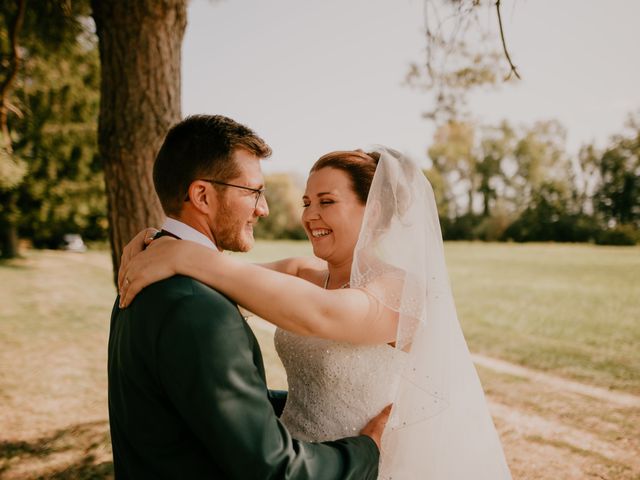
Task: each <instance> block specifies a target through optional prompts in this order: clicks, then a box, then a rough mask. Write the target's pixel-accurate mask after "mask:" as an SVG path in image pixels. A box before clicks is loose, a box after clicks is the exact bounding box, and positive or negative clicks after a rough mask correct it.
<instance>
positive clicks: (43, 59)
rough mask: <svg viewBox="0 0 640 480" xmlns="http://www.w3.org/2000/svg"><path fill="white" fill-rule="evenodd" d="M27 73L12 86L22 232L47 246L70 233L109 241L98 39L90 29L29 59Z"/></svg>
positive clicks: (37, 243)
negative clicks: (23, 163) (17, 112)
mask: <svg viewBox="0 0 640 480" xmlns="http://www.w3.org/2000/svg"><path fill="white" fill-rule="evenodd" d="M87 15H88V10H85V11H84V12H83V17H82V18H83V19H84V21H86V19H87V18H88V17H87ZM23 70H24V74H23V78H24V81H22V82H20V83H19V84H18V85H17V87H16V91H15V98H16V100H17V101H18V105H19V107H20V109H21V111H22V112H23V115H22V117H21V118H16V119H15V121H14V124H13V129H14V131H15V132H17V133H18V134H19V138H20V141H18V142H16V144H15V151H16V152H17V153H19V154H21V156H22V157H24V158H28V162H29V175H28V176H27V177H26V178H25V179H24V181H23V182H22V184H21V185H20V187H19V188H18V189H17V193H18V208H19V210H20V212H21V215H20V221H19V231H20V235H21V237H24V238H29V239H31V240H32V241H33V243H34V245H36V246H47V247H56V246H58V245H59V244H60V241H61V238H62V236H63V234H65V233H81V234H82V235H83V237H85V238H89V239H103V238H106V234H107V228H106V226H107V225H106V201H105V193H104V176H103V173H102V165H101V163H100V162H99V159H98V155H97V139H96V137H97V135H96V133H97V132H96V131H97V116H98V105H99V80H100V69H99V61H98V48H97V38H96V37H95V35H94V34H92V33H91V32H90V31H89V30H88V28H87V29H85V30H83V31H81V33H79V34H78V36H77V37H71V38H70V39H68V41H65V42H64V43H63V44H62V45H61V47H60V48H59V49H57V50H53V51H51V50H48V49H45V50H43V51H41V52H38V54H37V55H32V56H30V57H29V58H28V59H26V60H25V64H24V69H23Z"/></svg>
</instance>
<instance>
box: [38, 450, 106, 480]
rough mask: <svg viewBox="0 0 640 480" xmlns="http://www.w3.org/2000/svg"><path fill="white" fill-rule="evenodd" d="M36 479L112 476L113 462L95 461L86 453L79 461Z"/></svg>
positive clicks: (104, 477) (86, 479)
mask: <svg viewBox="0 0 640 480" xmlns="http://www.w3.org/2000/svg"><path fill="white" fill-rule="evenodd" d="M36 478H37V479H38V480H45V479H46V480H79V479H81V480H98V479H99V480H103V479H107V478H109V479H110V478H113V463H112V462H102V463H97V464H96V463H95V457H94V456H93V455H87V456H86V457H84V458H83V459H82V460H80V461H79V462H76V463H74V464H73V465H69V466H67V467H65V468H64V469H62V470H59V471H55V472H48V473H47V474H46V475H44V476H40V477H36Z"/></svg>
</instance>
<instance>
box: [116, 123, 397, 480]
mask: <svg viewBox="0 0 640 480" xmlns="http://www.w3.org/2000/svg"><path fill="white" fill-rule="evenodd" d="M270 154H271V149H270V148H269V146H268V145H266V144H265V143H264V141H263V140H262V139H260V138H259V137H258V136H257V135H255V133H253V132H252V131H251V130H250V129H248V128H247V127H245V126H243V125H240V124H238V123H236V122H235V121H233V120H231V119H229V118H226V117H223V116H205V115H199V116H193V117H189V118H187V119H186V120H184V121H182V122H180V123H178V124H177V125H175V126H174V127H173V128H172V129H171V130H170V131H169V133H168V134H167V137H166V138H165V141H164V144H163V145H162V148H161V149H160V152H159V153H158V156H157V158H156V161H155V165H154V169H153V180H154V184H155V188H156V192H157V194H158V197H159V198H160V201H161V203H162V207H163V209H164V211H165V213H166V215H167V217H168V218H167V221H166V222H165V224H164V226H163V232H162V233H163V234H165V235H170V236H173V237H177V238H180V239H184V240H191V241H194V242H198V243H200V244H202V245H206V246H208V247H210V248H217V249H218V250H232V251H241V252H245V251H248V250H249V249H250V248H251V247H252V246H253V226H254V225H255V223H256V222H257V220H258V218H259V217H264V216H266V215H268V213H269V210H268V207H267V202H266V200H265V198H264V195H263V191H264V188H263V182H264V179H263V176H262V172H261V169H260V160H261V159H262V158H265V157H268V156H269V155H270ZM220 274H221V275H224V272H220ZM125 281H126V280H125ZM108 371H109V420H110V425H111V441H112V446H113V458H114V468H115V475H116V478H117V479H128V478H134V479H139V478H185V479H200V478H202V479H205V478H206V479H236V478H237V479H267V478H269V479H375V478H376V477H377V473H378V459H379V445H380V435H381V433H382V429H383V428H384V423H385V421H386V415H385V414H381V415H379V416H378V417H376V418H375V419H373V420H372V421H371V422H370V423H369V424H368V425H367V426H366V427H365V429H364V430H363V432H362V434H361V435H360V436H357V437H351V438H344V439H341V440H337V441H334V442H326V443H307V442H302V441H299V440H295V439H293V438H291V435H290V434H289V432H287V430H286V428H285V427H284V426H283V425H282V424H281V423H280V421H279V420H278V418H277V413H279V412H280V411H281V409H282V406H283V403H284V400H285V399H286V398H285V397H282V396H281V397H280V398H278V396H277V395H274V394H273V392H270V391H269V390H267V386H266V384H265V375H264V366H263V361H262V355H261V353H260V348H259V346H258V343H257V341H256V338H255V337H254V335H253V333H252V332H251V329H250V328H249V327H248V325H247V323H246V322H245V321H244V319H243V318H242V316H241V315H240V313H239V311H238V308H237V306H236V305H235V304H234V303H232V302H231V301H230V300H229V299H227V298H226V297H224V296H223V295H222V294H220V293H218V292H217V291H215V290H213V289H211V288H209V287H207V286H205V285H203V284H201V283H199V282H198V281H196V280H194V279H191V278H187V277H182V276H175V277H172V278H169V279H167V280H164V281H161V282H158V283H156V284H153V285H151V286H149V287H147V288H146V289H144V290H143V291H142V292H141V293H140V294H139V295H138V296H137V297H136V299H135V300H134V301H133V303H132V304H131V305H130V306H129V307H128V308H126V309H119V308H118V303H117V302H116V305H115V306H114V309H113V313H112V315H111V331H110V336H109V365H108Z"/></svg>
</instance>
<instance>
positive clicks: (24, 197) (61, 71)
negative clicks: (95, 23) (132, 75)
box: [0, 0, 100, 256]
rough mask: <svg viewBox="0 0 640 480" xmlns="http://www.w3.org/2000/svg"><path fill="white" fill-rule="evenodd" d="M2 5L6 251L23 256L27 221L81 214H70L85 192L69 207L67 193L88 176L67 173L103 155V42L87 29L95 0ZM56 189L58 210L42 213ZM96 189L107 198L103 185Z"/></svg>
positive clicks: (0, 210) (2, 224) (1, 208)
mask: <svg viewBox="0 0 640 480" xmlns="http://www.w3.org/2000/svg"><path fill="white" fill-rule="evenodd" d="M0 3H1V5H2V9H0V48H1V50H2V59H1V62H0V64H1V68H2V78H3V79H4V80H3V83H2V85H3V87H2V92H3V93H2V108H3V110H2V112H3V113H2V115H1V118H2V124H3V128H2V130H3V134H2V140H3V142H4V143H3V148H0V153H1V155H0V173H1V174H2V175H0V197H1V200H2V202H1V203H0V230H1V234H0V239H1V240H0V249H2V253H3V255H4V256H12V255H15V254H16V253H17V249H16V245H17V236H16V232H17V229H18V227H19V226H20V225H25V224H26V223H27V222H36V224H34V225H33V226H32V228H31V230H32V231H35V229H38V228H39V227H43V226H47V227H51V225H49V224H48V221H53V220H60V221H61V222H63V223H64V221H68V220H69V218H71V217H74V216H75V217H76V218H77V217H78V215H71V214H69V215H65V214H64V211H65V210H73V209H74V208H76V207H77V208H79V209H82V207H81V205H82V204H83V203H84V201H82V202H81V201H79V197H78V196H71V198H72V199H74V200H75V201H76V202H77V205H74V206H70V205H66V206H64V205H63V204H64V203H68V201H67V200H66V199H63V197H65V195H66V191H67V190H68V191H72V190H73V189H77V188H78V186H79V183H78V182H82V181H84V180H86V179H85V178H80V177H78V176H75V177H74V176H73V175H68V172H66V170H68V169H69V168H70V167H71V166H73V168H75V169H76V170H82V168H83V167H82V166H81V165H80V163H82V162H80V163H79V159H80V160H81V159H82V158H85V159H86V158H92V157H93V155H94V152H95V133H94V128H95V113H96V106H97V94H96V81H95V77H96V75H97V63H96V51H95V43H96V42H95V39H94V38H93V37H92V36H91V35H90V34H89V33H88V32H87V30H88V28H89V26H88V22H87V19H88V15H89V6H88V2H87V1H75V2H68V1H64V0H43V1H38V2H28V3H27V2H24V1H17V2H16V1H9V0H3V1H1V2H0ZM19 27H21V28H19ZM92 55H93V56H92ZM16 56H17V58H16ZM92 78H93V83H92V80H91V79H92ZM80 97H83V99H80ZM74 147H75V150H74ZM72 151H73V152H75V153H73V154H72V153H71V152H72ZM63 163H64V164H65V165H64V166H62V164H63ZM85 163H86V162H85ZM94 170H96V171H97V170H98V167H96V168H95V169H94ZM27 173H28V174H27ZM99 178H100V177H99V174H98V179H99ZM63 179H64V181H63ZM65 182H66V183H65ZM74 182H75V183H74ZM56 189H57V191H58V194H57V196H58V197H59V198H58V202H57V203H58V207H56V208H57V210H58V215H57V216H56V217H55V218H54V217H52V216H50V215H42V213H43V211H42V210H41V209H40V207H42V205H43V204H46V203H47V201H46V200H45V198H46V197H47V196H48V195H49V193H50V191H51V190H56ZM96 192H97V193H96V195H97V196H100V189H99V188H98V189H97V190H96ZM92 194H93V193H92ZM54 203H55V202H54ZM49 205H52V203H51V202H49ZM30 208H34V209H36V210H38V211H39V214H38V213H37V212H29V214H30V217H29V218H27V217H24V215H21V214H20V212H21V211H22V212H25V211H26V210H28V209H30ZM63 219H64V221H63ZM67 226H68V227H70V225H69V224H68V222H67ZM43 233H45V232H44V231H43Z"/></svg>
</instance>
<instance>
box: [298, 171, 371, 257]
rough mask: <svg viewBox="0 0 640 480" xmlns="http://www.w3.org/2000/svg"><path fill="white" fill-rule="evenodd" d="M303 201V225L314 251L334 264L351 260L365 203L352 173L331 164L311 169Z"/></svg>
mask: <svg viewBox="0 0 640 480" xmlns="http://www.w3.org/2000/svg"><path fill="white" fill-rule="evenodd" d="M302 201H303V204H304V211H303V213H302V225H303V226H304V229H305V231H306V232H307V236H308V237H309V240H311V245H312V246H313V253H314V254H315V255H316V256H317V257H319V258H322V259H323V260H326V261H327V262H329V263H333V264H342V263H344V262H351V258H352V257H353V249H354V248H355V245H356V242H357V240H358V235H359V234H360V227H361V225H362V217H363V215H364V207H365V206H364V205H363V204H362V203H361V202H360V200H359V199H358V197H357V195H356V194H355V192H354V191H353V188H352V186H351V180H350V178H349V176H348V175H347V174H346V173H345V172H343V171H342V170H338V169H336V168H331V167H326V168H322V169H320V170H317V171H315V172H312V173H311V174H310V175H309V179H308V180H307V188H306V190H305V193H304V196H303V197H302Z"/></svg>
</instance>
